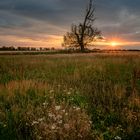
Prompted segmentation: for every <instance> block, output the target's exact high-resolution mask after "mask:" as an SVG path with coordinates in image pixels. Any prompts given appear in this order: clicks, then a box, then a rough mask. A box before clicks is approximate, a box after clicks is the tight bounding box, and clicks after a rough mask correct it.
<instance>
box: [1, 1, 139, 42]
mask: <svg viewBox="0 0 140 140" xmlns="http://www.w3.org/2000/svg"><path fill="white" fill-rule="evenodd" d="M87 2H88V0H1V1H0V30H1V32H0V34H1V35H6V34H7V35H9V34H10V35H14V36H16V35H17V36H21V37H22V36H26V37H32V38H34V37H38V36H40V37H41V35H44V34H49V35H50V34H56V35H63V34H64V33H65V32H66V31H67V30H69V28H70V25H71V24H72V23H78V22H80V20H82V17H83V15H84V12H85V7H86V5H87ZM95 4H96V17H97V21H96V23H95V24H96V26H97V27H98V28H99V29H101V31H102V32H103V34H104V35H105V36H111V35H112V36H113V35H114V34H117V35H118V36H120V37H123V38H126V39H131V40H137V41H138V39H139V36H140V35H139V32H140V10H139V8H140V0H95Z"/></svg>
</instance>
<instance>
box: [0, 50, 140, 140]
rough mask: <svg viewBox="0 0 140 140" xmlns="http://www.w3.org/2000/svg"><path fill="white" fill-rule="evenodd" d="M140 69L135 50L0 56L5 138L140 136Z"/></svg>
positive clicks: (0, 122)
mask: <svg viewBox="0 0 140 140" xmlns="http://www.w3.org/2000/svg"><path fill="white" fill-rule="evenodd" d="M135 70H140V54H139V53H133V52H131V53H125V52H120V53H107V54H103V53H102V54H96V53H91V54H56V55H43V54H42V55H2V56H0V140H139V139H140V79H139V78H137V77H134V71H135ZM134 81H135V83H134Z"/></svg>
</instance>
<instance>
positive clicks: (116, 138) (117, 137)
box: [114, 136, 122, 140]
mask: <svg viewBox="0 0 140 140" xmlns="http://www.w3.org/2000/svg"><path fill="white" fill-rule="evenodd" d="M114 139H115V140H121V139H122V138H121V137H119V136H116V137H115V138H114Z"/></svg>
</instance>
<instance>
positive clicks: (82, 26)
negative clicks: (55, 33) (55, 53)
mask: <svg viewBox="0 0 140 140" xmlns="http://www.w3.org/2000/svg"><path fill="white" fill-rule="evenodd" d="M95 20H96V18H95V6H94V0H89V4H88V6H87V9H86V14H85V17H84V20H83V23H79V25H74V24H73V25H72V26H71V32H67V33H66V35H64V42H63V46H64V47H66V48H80V50H81V52H84V51H85V48H86V47H87V46H88V45H89V44H90V43H91V42H93V41H95V37H97V36H99V35H100V34H101V32H100V31H99V30H98V29H97V28H95V27H94V26H93V23H94V21H95Z"/></svg>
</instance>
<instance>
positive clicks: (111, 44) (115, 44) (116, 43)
mask: <svg viewBox="0 0 140 140" xmlns="http://www.w3.org/2000/svg"><path fill="white" fill-rule="evenodd" d="M118 45H119V43H118V42H111V43H110V46H112V47H115V46H118Z"/></svg>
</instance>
